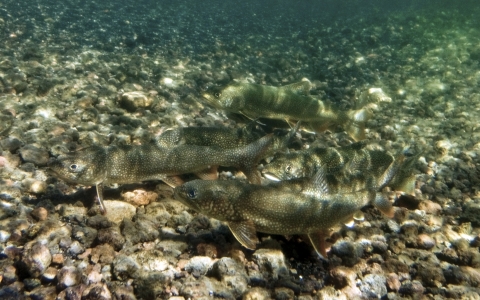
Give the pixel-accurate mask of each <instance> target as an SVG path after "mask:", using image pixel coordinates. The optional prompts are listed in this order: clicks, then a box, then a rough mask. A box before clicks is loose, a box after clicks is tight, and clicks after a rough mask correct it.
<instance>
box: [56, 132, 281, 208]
mask: <svg viewBox="0 0 480 300" xmlns="http://www.w3.org/2000/svg"><path fill="white" fill-rule="evenodd" d="M271 143H272V136H271V135H267V136H265V137H263V138H260V139H258V140H257V141H255V142H253V143H250V144H248V145H246V146H242V147H237V148H232V149H227V150H224V149H221V148H219V147H207V146H196V145H179V146H176V147H173V148H166V147H159V146H158V145H156V144H145V145H123V146H109V147H101V146H91V147H88V148H84V149H81V150H78V151H75V152H73V153H68V154H65V155H61V156H59V157H58V158H57V159H55V160H53V161H51V162H50V163H49V165H48V168H49V172H50V173H52V174H53V175H54V176H56V177H59V178H60V179H63V180H65V181H67V182H70V183H78V184H83V185H96V187H97V194H98V198H99V201H100V204H101V205H102V199H103V195H102V190H103V185H104V184H112V183H135V182H140V181H146V180H163V181H164V182H166V183H167V184H169V185H171V186H176V185H179V184H181V183H182V182H181V180H180V179H179V178H178V177H176V176H175V175H180V174H185V173H197V172H198V173H202V172H204V171H205V170H211V169H212V168H214V171H215V174H216V168H215V167H216V166H219V165H221V166H234V167H238V168H239V169H240V170H242V172H244V173H245V175H246V176H247V178H249V180H251V181H252V182H254V183H260V180H261V178H260V174H259V172H258V170H257V163H258V161H259V159H260V158H261V157H262V156H263V152H264V151H266V150H267V149H268V147H269V145H270V144H271ZM102 210H104V208H102Z"/></svg>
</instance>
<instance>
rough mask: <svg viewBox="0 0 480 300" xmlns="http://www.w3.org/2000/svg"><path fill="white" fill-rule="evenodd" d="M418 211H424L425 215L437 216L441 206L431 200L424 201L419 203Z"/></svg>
mask: <svg viewBox="0 0 480 300" xmlns="http://www.w3.org/2000/svg"><path fill="white" fill-rule="evenodd" d="M418 209H420V210H424V211H425V212H426V213H427V214H432V215H438V214H440V212H441V211H442V206H441V205H440V204H438V203H436V202H433V201H431V200H424V201H422V202H420V203H419V205H418Z"/></svg>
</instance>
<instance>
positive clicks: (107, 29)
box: [0, 0, 480, 300]
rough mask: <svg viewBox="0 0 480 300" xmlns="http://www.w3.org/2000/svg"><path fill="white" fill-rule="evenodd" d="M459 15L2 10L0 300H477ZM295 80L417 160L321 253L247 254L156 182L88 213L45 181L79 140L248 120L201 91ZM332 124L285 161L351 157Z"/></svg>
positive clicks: (117, 4)
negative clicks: (381, 202)
mask: <svg viewBox="0 0 480 300" xmlns="http://www.w3.org/2000/svg"><path fill="white" fill-rule="evenodd" d="M479 13H480V5H479V4H478V1H473V0H471V1H444V0H438V1H434V0H423V1H414V0H409V1H397V0H395V1H385V0H346V1H334V0H328V1H327V0H324V1H320V0H319V1H313V0H310V1H307V0H300V1H287V0H267V1H253V0H248V1H231V0H228V1H220V0H207V1H194V0H185V1H153V0H138V1H130V0H123V1H91V0H71V1H53V0H35V1H28V2H25V1H23V2H22V1H13V0H2V1H1V2H0V201H1V205H0V252H1V253H0V298H1V299H14V298H18V299H20V298H22V297H23V298H25V297H31V298H35V299H53V298H55V297H58V299H70V298H68V297H69V295H75V296H78V298H81V297H84V298H89V299H90V298H91V299H97V298H99V299H100V298H102V297H103V298H102V299H112V298H113V299H120V298H122V299H126V298H128V299H135V298H138V299H154V298H157V299H169V298H170V299H176V300H179V299H189V298H192V299H193V298H202V297H203V298H206V297H217V298H229V299H231V298H236V299H240V298H242V299H268V298H275V299H293V298H296V299H326V298H328V297H333V296H335V297H339V298H342V297H343V299H359V298H379V297H385V298H388V299H410V298H411V299H416V298H420V297H425V298H428V299H430V298H435V299H460V298H462V297H463V298H462V299H477V298H478V294H479V293H480V255H479V252H478V250H479V246H480V219H479V214H480V194H479V191H480V165H479V163H480V126H479V124H478V120H479V119H480V18H478V15H479ZM302 79H308V80H309V81H310V82H311V87H312V88H311V90H310V94H311V95H312V97H314V98H315V99H319V100H321V101H323V102H324V103H325V104H326V105H327V106H328V107H330V106H331V107H335V108H338V109H339V110H340V111H350V110H356V109H359V108H363V105H365V107H368V113H369V114H368V116H369V120H368V121H367V122H366V126H365V127H366V129H365V140H366V141H368V143H369V144H370V147H371V148H372V149H375V150H382V151H386V152H388V153H391V154H393V155H397V154H398V153H403V152H405V153H406V152H408V151H412V152H414V153H415V154H417V153H421V154H420V155H419V159H418V161H417V162H416V163H415V166H414V174H415V180H416V181H415V187H414V192H413V193H412V194H411V195H401V193H398V192H395V191H393V190H388V191H387V192H388V198H389V199H390V200H391V202H392V203H393V204H394V206H395V211H396V212H395V216H394V217H393V218H387V217H385V216H382V215H380V213H378V211H376V210H375V209H374V208H372V207H371V206H369V207H367V208H365V209H363V210H362V211H363V213H364V214H365V220H364V221H363V222H356V224H355V226H354V227H346V226H343V227H339V228H336V230H335V233H334V234H332V236H331V237H330V239H329V240H328V241H329V242H331V244H332V246H331V250H330V252H329V255H328V257H327V260H320V259H319V258H318V257H317V256H316V255H315V252H314V251H313V250H312V248H311V247H310V245H309V243H308V242H306V241H305V239H304V237H301V236H299V237H297V236H294V237H287V238H285V237H283V236H277V235H271V236H270V235H267V234H260V235H259V237H260V241H261V243H260V244H259V245H258V246H257V249H256V250H248V249H246V248H244V247H242V246H241V245H240V244H239V243H238V242H237V241H236V239H235V237H234V236H233V235H232V234H231V233H230V231H229V228H228V226H226V225H225V224H224V223H221V222H219V221H218V220H216V219H214V218H209V216H205V215H202V214H199V213H197V212H196V211H195V210H192V209H189V208H188V207H186V206H183V205H182V204H180V203H179V202H178V201H176V200H174V199H173V192H172V189H171V188H170V187H169V186H167V185H165V184H164V183H162V182H161V181H157V182H155V181H154V182H149V183H143V184H142V183H132V184H128V185H125V186H120V187H118V186H111V187H109V188H108V189H106V190H105V195H104V198H105V205H106V207H107V211H108V213H107V214H106V215H101V214H99V211H98V208H97V205H96V202H95V201H94V198H95V194H96V193H95V189H94V188H93V189H92V188H90V187H89V186H82V185H78V184H69V183H67V182H64V181H63V180H61V179H58V178H56V177H55V176H52V175H51V173H49V172H47V165H48V163H49V160H52V159H53V158H56V157H58V156H59V155H61V154H63V153H65V152H67V151H69V150H70V151H71V150H76V149H81V148H84V147H87V146H89V145H99V146H109V145H140V144H145V143H148V142H150V141H152V140H155V139H157V138H158V137H159V136H160V135H161V134H162V133H164V132H165V131H167V130H168V129H169V128H178V127H205V126H215V127H220V128H231V129H234V128H235V129H236V128H242V127H243V126H245V125H246V124H249V122H250V120H249V119H248V118H256V117H257V116H256V115H255V116H249V115H248V114H247V115H246V117H247V118H245V116H243V117H242V115H239V114H235V113H231V112H225V111H223V110H222V109H219V108H218V107H214V106H212V103H209V102H208V101H205V97H204V96H203V95H204V93H205V92H209V91H211V89H212V88H216V87H221V86H225V85H230V84H232V83H241V84H247V83H255V84H261V85H268V86H274V87H280V86H285V85H288V84H292V83H297V82H299V81H302ZM372 91H376V92H372ZM380 91H381V92H380ZM375 93H377V94H378V95H381V96H378V98H375V99H373V98H374V96H365V95H371V94H375ZM369 97H370V98H369ZM260 100H261V99H260V97H259V101H260ZM366 103H367V104H366ZM244 115H245V114H244ZM280 119H281V118H280ZM260 123H262V124H265V126H263V125H262V128H263V129H262V132H263V133H269V132H277V131H278V130H280V131H281V130H283V131H287V130H288V129H289V128H290V127H289V125H288V124H287V123H286V122H284V121H283V119H281V120H277V121H272V120H269V119H267V118H265V119H261V120H260ZM344 125H345V124H334V126H329V127H328V130H326V131H325V132H319V133H314V132H312V131H311V130H302V131H299V132H298V133H297V134H296V136H295V138H294V141H292V143H291V144H289V146H288V148H289V149H290V151H296V150H300V149H309V148H310V147H313V146H322V147H340V146H347V145H351V144H352V143H353V142H354V139H353V138H352V136H350V135H349V133H348V132H346V128H345V126H346V125H345V126H344ZM270 159H271V158H267V159H265V160H263V161H262V162H261V166H260V169H262V168H263V167H264V165H265V164H267V163H269V162H270ZM219 177H220V179H222V180H224V179H228V180H231V179H240V180H245V179H246V178H245V176H243V175H242V174H236V173H235V168H223V169H220V171H219ZM184 179H185V180H189V179H191V178H190V177H186V178H184ZM265 181H267V180H266V179H265V178H264V179H263V182H264V183H265ZM476 297H477V298H476Z"/></svg>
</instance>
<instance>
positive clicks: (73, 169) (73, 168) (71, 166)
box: [70, 164, 78, 171]
mask: <svg viewBox="0 0 480 300" xmlns="http://www.w3.org/2000/svg"><path fill="white" fill-rule="evenodd" d="M77 168H78V165H77V164H71V165H70V170H72V171H76V170H77Z"/></svg>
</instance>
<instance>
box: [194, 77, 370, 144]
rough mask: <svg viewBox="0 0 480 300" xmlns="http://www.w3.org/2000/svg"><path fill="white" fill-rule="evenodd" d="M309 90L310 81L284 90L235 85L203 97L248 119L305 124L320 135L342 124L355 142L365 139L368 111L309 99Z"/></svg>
mask: <svg viewBox="0 0 480 300" xmlns="http://www.w3.org/2000/svg"><path fill="white" fill-rule="evenodd" d="M310 89H311V83H310V81H308V80H304V81H301V82H298V83H293V84H290V85H286V86H282V87H274V86H266V85H259V84H253V83H235V84H232V85H228V86H226V87H225V88H219V89H217V88H213V89H212V90H211V91H210V92H208V93H205V94H204V95H203V98H204V99H205V100H206V101H207V102H208V103H209V104H211V105H213V106H214V107H217V108H220V109H223V110H226V111H229V112H234V113H240V114H243V115H245V116H247V117H249V118H258V117H264V118H272V119H281V120H287V121H289V122H290V121H293V120H297V121H304V122H303V125H307V127H309V128H312V129H313V130H315V131H317V132H321V131H324V130H326V129H328V128H329V127H331V126H332V125H340V126H342V127H343V128H344V129H345V130H346V131H347V133H348V134H349V135H350V136H351V137H352V138H353V139H354V140H357V141H358V140H362V139H364V138H365V122H366V121H367V120H368V119H369V118H370V116H371V113H370V110H369V109H366V108H360V109H358V110H352V111H342V110H339V109H336V108H334V107H332V106H330V105H328V104H327V103H325V102H323V101H321V100H319V99H315V98H314V97H312V96H310V95H309V91H310Z"/></svg>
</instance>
